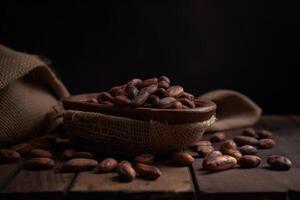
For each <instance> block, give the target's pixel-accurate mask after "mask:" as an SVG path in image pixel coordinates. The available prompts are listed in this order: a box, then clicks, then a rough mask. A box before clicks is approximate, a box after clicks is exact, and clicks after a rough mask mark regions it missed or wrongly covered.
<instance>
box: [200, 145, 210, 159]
mask: <svg viewBox="0 0 300 200" xmlns="http://www.w3.org/2000/svg"><path fill="white" fill-rule="evenodd" d="M213 150H214V147H213V146H209V145H206V146H204V145H203V146H201V145H200V146H197V147H196V152H197V153H198V155H199V156H200V157H205V156H206V155H207V154H209V153H210V152H212V151H213Z"/></svg>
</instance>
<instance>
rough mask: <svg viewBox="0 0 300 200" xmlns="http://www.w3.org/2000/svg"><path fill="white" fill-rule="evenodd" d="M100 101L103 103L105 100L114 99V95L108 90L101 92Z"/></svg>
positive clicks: (98, 98) (98, 97)
mask: <svg viewBox="0 0 300 200" xmlns="http://www.w3.org/2000/svg"><path fill="white" fill-rule="evenodd" d="M97 100H98V103H102V102H103V101H110V102H112V101H113V96H111V95H110V93H108V92H100V93H99V94H98V96H97Z"/></svg>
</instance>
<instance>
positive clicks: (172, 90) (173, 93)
mask: <svg viewBox="0 0 300 200" xmlns="http://www.w3.org/2000/svg"><path fill="white" fill-rule="evenodd" d="M183 92H184V90H183V88H182V87H181V86H179V85H174V86H170V87H169V88H168V89H167V91H166V96H168V97H178V96H180V95H181V94H182V93H183Z"/></svg>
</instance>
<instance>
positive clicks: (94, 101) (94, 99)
mask: <svg viewBox="0 0 300 200" xmlns="http://www.w3.org/2000/svg"><path fill="white" fill-rule="evenodd" d="M86 102H87V103H99V101H98V100H97V99H96V98H91V99H88V100H86Z"/></svg>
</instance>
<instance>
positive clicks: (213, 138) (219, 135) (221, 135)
mask: <svg viewBox="0 0 300 200" xmlns="http://www.w3.org/2000/svg"><path fill="white" fill-rule="evenodd" d="M225 139H226V135H225V133H224V132H216V133H214V134H213V135H212V136H211V137H210V141H211V142H221V141H224V140H225Z"/></svg>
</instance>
